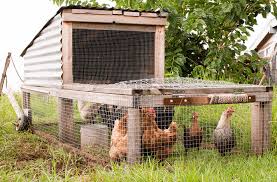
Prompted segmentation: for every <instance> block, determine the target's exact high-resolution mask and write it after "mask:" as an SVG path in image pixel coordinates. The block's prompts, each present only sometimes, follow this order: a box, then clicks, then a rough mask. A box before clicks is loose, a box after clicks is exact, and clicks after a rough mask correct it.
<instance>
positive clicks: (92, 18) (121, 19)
mask: <svg viewBox="0 0 277 182" xmlns="http://www.w3.org/2000/svg"><path fill="white" fill-rule="evenodd" d="M62 19H63V21H64V22H87V23H88V22H89V23H116V24H130V25H161V26H164V25H165V24H166V22H167V20H166V18H160V17H159V18H153V17H142V16H139V17H133V16H124V15H116V16H115V15H91V14H72V13H63V14H62Z"/></svg>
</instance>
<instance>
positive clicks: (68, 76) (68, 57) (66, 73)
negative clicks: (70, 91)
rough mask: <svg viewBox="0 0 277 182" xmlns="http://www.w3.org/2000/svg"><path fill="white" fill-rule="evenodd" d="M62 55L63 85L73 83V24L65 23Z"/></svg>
mask: <svg viewBox="0 0 277 182" xmlns="http://www.w3.org/2000/svg"><path fill="white" fill-rule="evenodd" d="M63 15H64V14H63ZM62 54H63V56H62V62H63V66H62V68H63V83H67V84H68V83H73V73H72V63H73V62H72V23H70V22H63V24H62Z"/></svg>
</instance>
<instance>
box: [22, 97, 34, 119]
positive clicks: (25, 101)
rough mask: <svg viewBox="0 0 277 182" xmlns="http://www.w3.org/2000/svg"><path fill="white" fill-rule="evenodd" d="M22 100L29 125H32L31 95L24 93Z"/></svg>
mask: <svg viewBox="0 0 277 182" xmlns="http://www.w3.org/2000/svg"><path fill="white" fill-rule="evenodd" d="M22 98H23V103H22V108H23V112H24V115H25V117H27V119H28V122H29V124H32V109H31V94H30V93H28V92H22Z"/></svg>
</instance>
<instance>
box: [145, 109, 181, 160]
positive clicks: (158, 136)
mask: <svg viewBox="0 0 277 182" xmlns="http://www.w3.org/2000/svg"><path fill="white" fill-rule="evenodd" d="M140 113H141V114H140V115H141V116H140V117H141V121H142V131H143V135H142V143H143V146H144V148H145V149H147V150H148V151H151V152H152V153H153V154H154V155H155V156H156V157H157V158H158V159H164V158H166V157H168V156H169V155H170V154H171V153H172V152H173V145H174V144H175V143H176V140H177V124H176V122H171V124H170V126H169V128H168V129H165V130H161V129H159V127H158V126H157V123H156V121H155V118H156V112H155V110H154V109H153V108H143V109H141V112H140Z"/></svg>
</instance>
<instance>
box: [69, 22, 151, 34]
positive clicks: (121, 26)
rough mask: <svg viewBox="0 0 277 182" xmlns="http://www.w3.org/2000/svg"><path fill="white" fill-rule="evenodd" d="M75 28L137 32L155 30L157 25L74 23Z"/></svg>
mask: <svg viewBox="0 0 277 182" xmlns="http://www.w3.org/2000/svg"><path fill="white" fill-rule="evenodd" d="M72 26H73V29H91V30H120V31H136V32H155V31H156V27H155V26H149V25H148V26H145V25H132V26H129V25H124V24H101V23H78V22H74V23H73V25H72Z"/></svg>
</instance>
